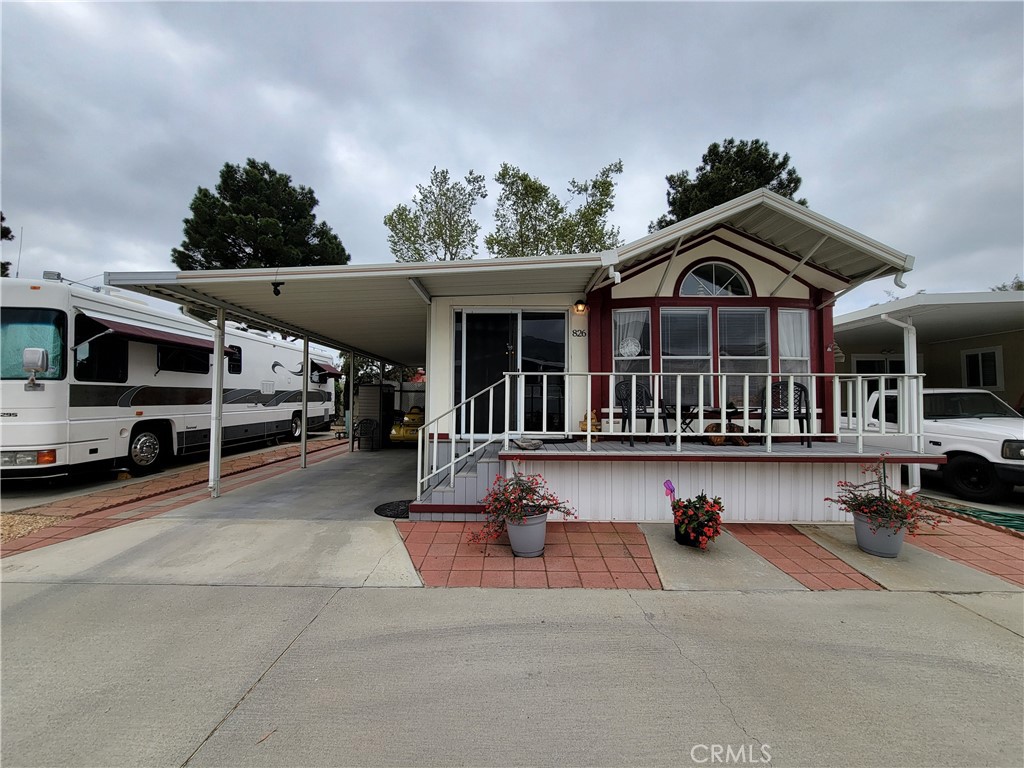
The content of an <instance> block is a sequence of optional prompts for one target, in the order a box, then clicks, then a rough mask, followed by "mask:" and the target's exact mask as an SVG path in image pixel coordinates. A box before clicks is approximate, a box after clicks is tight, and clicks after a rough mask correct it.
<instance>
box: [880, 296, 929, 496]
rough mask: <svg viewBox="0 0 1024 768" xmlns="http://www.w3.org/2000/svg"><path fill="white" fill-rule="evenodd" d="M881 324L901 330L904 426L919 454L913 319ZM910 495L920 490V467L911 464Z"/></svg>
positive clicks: (918, 392)
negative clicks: (910, 428) (887, 324)
mask: <svg viewBox="0 0 1024 768" xmlns="http://www.w3.org/2000/svg"><path fill="white" fill-rule="evenodd" d="M879 319H880V320H882V321H883V322H886V323H889V324H890V325H895V326H896V327H898V328H902V329H903V372H904V373H906V374H907V376H908V378H907V385H908V386H907V391H906V392H905V393H904V397H903V401H904V402H905V403H906V416H907V421H906V426H905V427H904V429H906V428H907V427H912V432H911V434H912V435H913V436H912V437H911V444H910V445H911V448H913V449H914V451H916V452H918V453H920V452H921V449H922V448H923V447H924V446H922V445H921V431H922V429H921V411H920V409H919V403H921V402H922V400H921V380H920V379H919V378H916V377H917V328H915V327H914V321H913V318H909V317H908V318H907V322H905V323H904V322H902V321H900V320H894V319H893V318H891V317H889V316H888V315H880V316H879ZM907 471H908V473H909V474H908V480H909V481H910V488H908V489H907V490H908V491H909V492H910V493H916V492H917V491H919V490H921V465H920V464H911V465H909V466H908V467H907Z"/></svg>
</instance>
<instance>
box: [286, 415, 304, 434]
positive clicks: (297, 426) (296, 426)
mask: <svg viewBox="0 0 1024 768" xmlns="http://www.w3.org/2000/svg"><path fill="white" fill-rule="evenodd" d="M289 434H290V435H291V437H292V440H301V439H302V415H301V414H296V415H295V416H292V424H291V428H290V432H289Z"/></svg>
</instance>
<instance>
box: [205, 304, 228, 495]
mask: <svg viewBox="0 0 1024 768" xmlns="http://www.w3.org/2000/svg"><path fill="white" fill-rule="evenodd" d="M224 323H225V314H224V309H223V308H220V309H218V310H217V330H216V332H215V333H214V335H213V359H214V361H215V362H214V364H213V383H212V384H211V385H210V484H209V488H210V498H213V499H216V498H218V497H219V496H220V456H221V443H222V442H223V438H224V430H223V426H222V425H223V423H224Z"/></svg>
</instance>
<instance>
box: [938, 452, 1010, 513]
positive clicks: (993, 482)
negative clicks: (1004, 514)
mask: <svg viewBox="0 0 1024 768" xmlns="http://www.w3.org/2000/svg"><path fill="white" fill-rule="evenodd" d="M942 479H943V480H945V482H946V486H947V487H948V488H949V489H950V490H951V491H952V492H953V493H955V494H956V495H957V496H959V497H960V498H961V499H967V500H969V501H989V502H992V501H999V500H1000V499H1002V498H1003V497H1004V496H1006V494H1007V493H1008V492H1009V490H1010V489H1009V486H1007V484H1006V483H1004V482H1003V481H1002V480H1000V479H999V478H998V477H997V476H996V471H995V468H994V467H993V466H992V465H991V464H990V463H989V462H987V461H986V460H985V459H983V458H981V457H980V456H969V455H965V456H955V457H953V458H952V459H950V460H949V463H947V464H946V466H945V468H944V469H943V471H942Z"/></svg>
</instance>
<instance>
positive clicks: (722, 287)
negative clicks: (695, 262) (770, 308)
mask: <svg viewBox="0 0 1024 768" xmlns="http://www.w3.org/2000/svg"><path fill="white" fill-rule="evenodd" d="M679 295H680V296H750V295H751V294H750V286H749V285H747V281H746V280H745V279H744V277H743V275H741V274H740V273H739V272H737V271H736V269H734V268H733V267H730V266H729V265H728V264H723V263H722V262H720V261H712V262H709V263H707V264H701V265H700V266H698V267H694V268H693V269H692V270H691V271H690V274H688V275H687V276H686V277H685V278H684V279H683V282H682V285H680V286H679Z"/></svg>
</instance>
